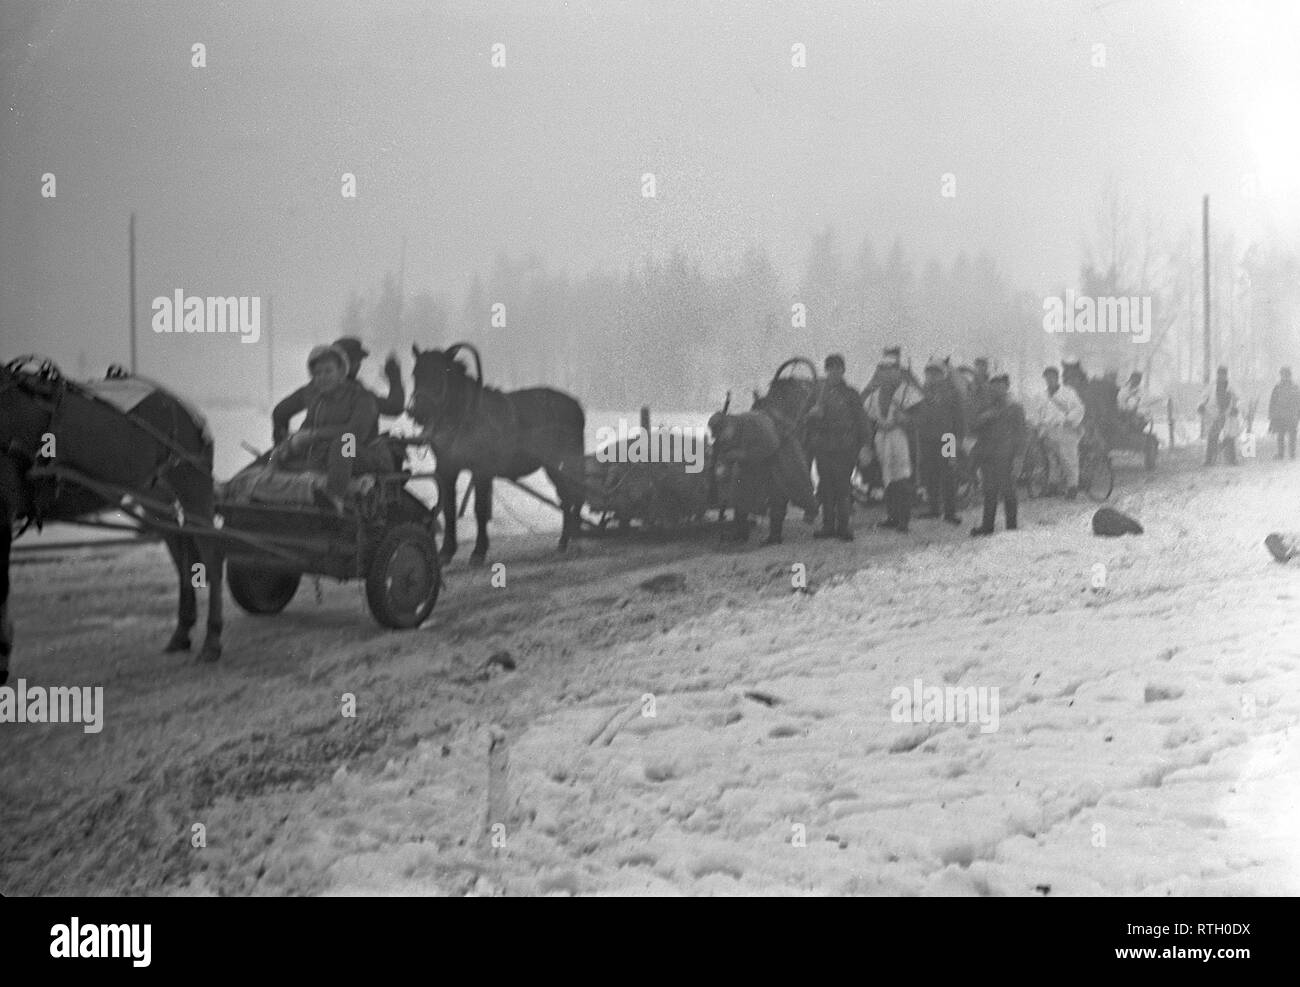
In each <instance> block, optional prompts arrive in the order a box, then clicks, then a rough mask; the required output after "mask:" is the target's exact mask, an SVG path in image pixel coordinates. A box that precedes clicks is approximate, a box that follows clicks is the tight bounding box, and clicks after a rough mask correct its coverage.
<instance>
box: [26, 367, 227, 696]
mask: <svg viewBox="0 0 1300 987" xmlns="http://www.w3.org/2000/svg"><path fill="white" fill-rule="evenodd" d="M74 476H75V477H78V478H81V479H82V480H84V481H85V482H86V483H88V484H90V486H83V485H81V484H80V483H78V482H77V481H76V480H74V479H73V477H74ZM119 491H126V492H127V494H128V496H129V497H130V498H131V499H132V500H134V501H135V503H136V507H135V509H136V510H138V511H139V512H140V515H141V516H143V517H144V518H146V519H150V520H156V521H162V522H164V523H171V524H173V525H175V524H176V522H177V520H178V518H179V519H180V521H181V524H180V526H181V527H182V528H183V527H184V526H185V523H186V522H188V521H195V522H197V525H196V526H197V527H207V528H208V529H209V530H211V528H212V513H213V489H212V441H211V439H210V438H209V437H208V436H207V435H206V434H205V432H204V431H203V428H202V425H201V424H200V423H199V422H196V421H195V420H194V417H193V416H192V415H191V414H190V413H189V411H188V410H187V409H186V408H185V406H184V405H183V404H182V403H181V402H180V401H178V400H177V399H176V398H175V397H173V396H172V395H170V394H168V393H167V392H166V391H163V390H160V389H155V390H154V391H153V392H152V393H151V394H149V396H148V397H146V398H144V400H142V401H141V402H140V403H139V404H137V405H136V406H135V407H134V408H133V409H132V410H131V411H130V412H129V413H127V412H123V411H120V410H118V409H117V408H116V407H115V406H113V405H111V404H109V403H107V402H106V401H103V400H101V399H99V398H96V397H95V396H94V394H93V393H92V392H91V391H89V390H87V389H85V388H82V387H80V386H78V385H77V384H75V383H73V382H72V381H69V380H67V379H65V378H64V377H63V375H62V374H61V373H60V372H59V370H58V368H56V367H55V366H54V365H53V364H52V363H50V362H48V361H44V362H41V363H40V364H39V365H37V366H33V365H32V360H31V358H24V359H20V360H14V361H12V362H10V363H8V364H6V365H4V366H2V367H0V514H2V515H3V516H2V517H0V522H3V531H2V533H0V683H3V682H4V681H5V680H6V679H7V677H8V668H9V654H10V652H11V650H12V648H13V626H12V624H11V623H10V620H9V612H8V610H9V607H8V604H9V550H10V544H11V542H12V540H13V538H14V530H15V526H16V524H17V523H18V522H23V521H25V522H26V523H31V522H32V521H36V522H38V523H40V522H44V521H72V520H76V519H77V518H81V517H85V516H86V515H88V514H92V513H95V512H97V511H101V510H106V509H108V510H111V509H115V508H117V507H118V506H119V505H120V504H121V502H122V498H121V496H119V495H118V494H117V492H119ZM174 505H179V510H174V509H173V507H174ZM164 540H165V541H166V543H167V550H168V551H169V552H170V553H171V557H172V562H173V563H174V564H175V566H176V576H177V579H178V581H179V584H180V604H179V607H178V612H177V622H176V630H175V632H174V633H173V634H172V636H171V640H170V641H168V642H167V646H166V649H165V650H167V651H185V650H188V649H189V647H190V636H189V634H190V628H192V627H193V626H194V623H195V620H196V618H197V608H196V604H195V597H194V582H195V579H194V576H195V573H194V572H192V571H191V565H192V563H194V562H196V561H200V560H201V561H202V563H203V566H204V573H203V575H204V578H205V579H206V580H207V586H208V594H209V595H208V626H207V636H206V637H205V639H204V642H203V649H202V651H201V652H200V654H199V657H200V658H201V659H203V660H205V661H213V660H215V659H217V658H218V657H220V655H221V594H222V562H223V555H222V552H221V549H220V546H219V545H218V543H217V542H216V541H215V540H214V539H212V538H196V537H194V536H192V535H186V534H180V533H170V534H167V535H166V536H165V538H164ZM51 616H54V615H51Z"/></svg>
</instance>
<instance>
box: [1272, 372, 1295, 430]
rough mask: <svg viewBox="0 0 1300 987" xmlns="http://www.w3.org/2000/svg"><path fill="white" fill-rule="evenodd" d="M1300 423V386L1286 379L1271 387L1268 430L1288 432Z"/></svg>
mask: <svg viewBox="0 0 1300 987" xmlns="http://www.w3.org/2000/svg"><path fill="white" fill-rule="evenodd" d="M1297 425H1300V387H1297V386H1296V385H1295V384H1294V383H1292V382H1290V381H1288V382H1287V383H1285V384H1278V385H1277V386H1276V387H1274V388H1273V394H1272V396H1271V397H1269V399H1268V430H1269V431H1270V432H1289V431H1291V429H1293V428H1295V427H1296V426H1297Z"/></svg>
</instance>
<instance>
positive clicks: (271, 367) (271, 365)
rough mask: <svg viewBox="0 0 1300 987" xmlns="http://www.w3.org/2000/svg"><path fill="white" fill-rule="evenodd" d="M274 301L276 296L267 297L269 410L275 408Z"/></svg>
mask: <svg viewBox="0 0 1300 987" xmlns="http://www.w3.org/2000/svg"><path fill="white" fill-rule="evenodd" d="M274 301H275V296H274V295H267V296H266V333H265V337H266V403H267V407H269V408H273V407H275V336H274V335H273V334H272V332H271V329H272V327H273V326H274V323H273V322H272V321H271V303H272V302H274Z"/></svg>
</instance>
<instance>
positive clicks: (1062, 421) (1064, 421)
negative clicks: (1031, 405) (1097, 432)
mask: <svg viewBox="0 0 1300 987" xmlns="http://www.w3.org/2000/svg"><path fill="white" fill-rule="evenodd" d="M1083 416H1084V406H1083V401H1082V400H1081V399H1080V398H1079V395H1078V392H1076V391H1075V389H1074V388H1073V387H1070V386H1068V385H1066V384H1062V385H1061V386H1060V387H1058V388H1057V389H1056V393H1055V394H1048V393H1046V392H1044V393H1043V395H1042V397H1041V399H1040V400H1039V402H1038V404H1037V406H1036V407H1035V410H1034V425H1035V426H1037V427H1038V428H1041V429H1044V430H1048V431H1051V430H1055V429H1058V428H1059V429H1065V430H1066V431H1070V432H1074V433H1076V434H1077V433H1078V432H1079V431H1080V429H1081V427H1082V425H1083Z"/></svg>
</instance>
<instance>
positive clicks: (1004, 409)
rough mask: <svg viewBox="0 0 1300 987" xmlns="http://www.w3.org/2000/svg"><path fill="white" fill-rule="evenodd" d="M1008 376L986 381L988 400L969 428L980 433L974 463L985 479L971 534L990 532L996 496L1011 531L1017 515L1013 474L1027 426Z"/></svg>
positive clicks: (1014, 474) (996, 505)
mask: <svg viewBox="0 0 1300 987" xmlns="http://www.w3.org/2000/svg"><path fill="white" fill-rule="evenodd" d="M1010 387H1011V378H1009V377H1008V376H1007V375H1006V374H998V375H997V376H996V377H994V378H993V379H992V380H990V381H989V400H990V403H989V405H988V407H986V408H985V409H984V410H983V411H981V412H980V413H979V414H978V415H977V416H976V418H975V421H974V423H973V425H972V431H974V432H975V433H976V435H977V436H979V443H978V445H977V446H976V451H977V454H978V456H977V465H978V466H979V468H980V475H981V477H982V478H983V481H984V520H983V523H982V524H981V525H980V526H979V527H978V528H971V532H970V533H971V536H972V537H977V536H979V535H991V534H993V525H994V522H995V521H996V520H997V514H998V498H999V497H1001V498H1002V503H1003V507H1004V510H1005V512H1006V527H1007V530H1008V531H1014V530H1015V529H1016V526H1017V523H1016V522H1017V518H1016V508H1017V504H1016V474H1017V473H1018V466H1019V463H1020V461H1021V459H1022V457H1023V456H1024V454H1025V446H1026V440H1027V438H1028V434H1027V433H1028V429H1027V427H1026V425H1025V411H1024V409H1023V408H1021V407H1020V405H1019V404H1018V403H1017V402H1015V401H1012V400H1011V399H1010V398H1009V397H1008V396H1007V395H1008V391H1009V390H1010Z"/></svg>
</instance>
